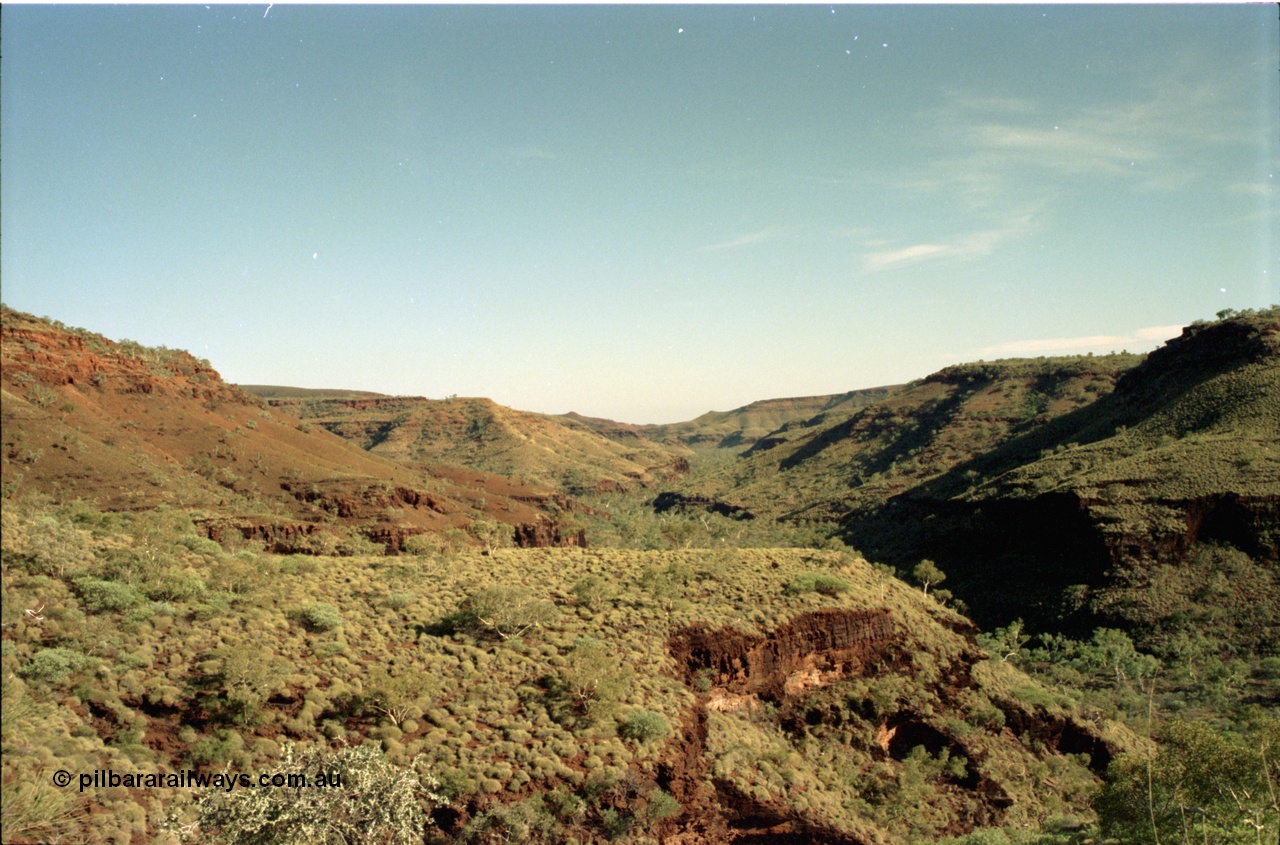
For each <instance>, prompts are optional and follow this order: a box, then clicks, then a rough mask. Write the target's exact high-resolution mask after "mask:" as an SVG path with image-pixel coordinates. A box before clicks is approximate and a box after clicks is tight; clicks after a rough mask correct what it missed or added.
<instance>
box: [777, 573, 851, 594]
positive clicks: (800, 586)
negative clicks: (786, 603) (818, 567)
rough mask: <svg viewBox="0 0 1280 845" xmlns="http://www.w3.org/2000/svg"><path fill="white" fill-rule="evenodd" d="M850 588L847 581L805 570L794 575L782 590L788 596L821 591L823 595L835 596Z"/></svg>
mask: <svg viewBox="0 0 1280 845" xmlns="http://www.w3.org/2000/svg"><path fill="white" fill-rule="evenodd" d="M849 589H850V585H849V582H847V581H845V580H843V579H840V578H837V577H836V576H834V575H828V574H826V573H823V572H805V573H803V574H802V575H798V576H796V578H795V579H794V580H792V581H791V582H790V583H789V584H787V586H786V587H785V588H783V592H784V593H785V594H786V595H789V596H798V595H800V594H802V593H821V594H822V595H824V596H836V595H839V594H840V593H844V592H847V591H848V590H849Z"/></svg>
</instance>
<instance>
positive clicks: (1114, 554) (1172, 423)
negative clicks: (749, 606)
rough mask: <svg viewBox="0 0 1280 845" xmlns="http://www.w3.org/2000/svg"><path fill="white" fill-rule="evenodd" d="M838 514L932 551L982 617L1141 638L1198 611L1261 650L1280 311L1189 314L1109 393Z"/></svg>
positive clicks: (1270, 543)
mask: <svg viewBox="0 0 1280 845" xmlns="http://www.w3.org/2000/svg"><path fill="white" fill-rule="evenodd" d="M895 526H911V529H910V530H909V531H903V530H900V528H895ZM846 527H847V529H848V530H849V534H850V535H851V536H852V537H853V538H854V539H855V540H860V541H861V542H863V543H864V544H865V545H867V546H869V547H873V548H875V550H876V551H877V553H879V554H881V555H882V556H883V557H885V558H888V559H891V560H895V561H896V562H899V563H903V564H905V563H907V562H909V561H910V560H912V559H913V558H918V557H920V556H934V557H936V558H937V559H939V560H940V561H943V560H945V561H947V562H948V563H949V564H950V565H951V566H952V568H953V571H954V572H955V573H956V574H957V575H958V576H959V578H958V579H957V580H959V581H960V584H961V586H963V587H965V588H966V589H965V593H966V594H967V595H971V596H972V597H973V598H972V599H971V604H972V606H973V607H974V609H975V611H977V612H978V613H979V614H980V615H985V616H988V617H989V618H999V617H1004V618H1008V617H1009V616H1010V615H1011V614H1014V613H1015V612H1017V613H1018V614H1020V615H1029V616H1034V617H1038V618H1039V619H1040V620H1041V621H1042V622H1045V623H1047V622H1049V621H1051V620H1055V621H1056V620H1058V619H1061V618H1063V617H1064V615H1065V616H1067V617H1070V616H1071V615H1072V614H1078V615H1080V617H1081V619H1080V623H1081V624H1083V625H1089V624H1093V623H1094V622H1096V621H1097V620H1098V619H1099V617H1101V618H1102V619H1107V620H1111V621H1118V622H1122V623H1126V624H1130V625H1136V626H1138V627H1139V628H1140V629H1141V630H1143V631H1145V632H1146V634H1147V638H1148V639H1147V641H1148V644H1150V645H1153V646H1155V645H1158V644H1161V643H1164V644H1166V645H1167V644H1168V641H1170V640H1171V639H1173V638H1176V637H1177V636H1178V632H1179V631H1183V632H1184V633H1185V631H1186V630H1188V629H1189V628H1190V627H1192V626H1193V625H1195V626H1199V628H1200V633H1201V634H1205V633H1206V632H1207V633H1208V634H1209V635H1211V636H1214V637H1217V638H1220V639H1222V640H1224V641H1227V642H1231V643H1235V644H1236V645H1238V646H1240V647H1243V648H1250V649H1252V648H1255V647H1265V649H1268V650H1269V649H1273V648H1274V644H1275V643H1276V642H1277V640H1278V639H1280V565H1278V564H1280V310H1277V309H1271V310H1270V311H1266V312H1262V313H1258V314H1244V315H1237V316H1233V317H1229V318H1227V319H1225V320H1221V321H1218V322H1216V323H1212V324H1199V325H1193V326H1189V327H1188V328H1187V329H1186V330H1184V332H1183V333H1182V335H1181V336H1180V337H1178V338H1176V339H1174V340H1171V341H1170V342H1169V343H1167V344H1166V345H1165V346H1164V347H1163V348H1161V349H1159V350H1156V351H1155V352H1153V353H1151V355H1150V356H1148V358H1147V359H1146V360H1145V361H1144V362H1143V363H1142V364H1141V365H1140V366H1137V367H1135V368H1133V369H1132V370H1130V371H1128V372H1127V373H1125V374H1124V376H1123V377H1122V378H1121V379H1120V380H1119V382H1118V383H1117V385H1116V389H1115V391H1114V392H1112V393H1111V394H1110V395H1108V396H1106V397H1104V398H1101V399H1099V400H1098V401H1097V402H1095V403H1093V404H1091V405H1089V406H1087V407H1084V408H1081V409H1080V410H1078V411H1076V412H1073V413H1071V414H1067V415H1064V416H1062V417H1061V418H1059V419H1056V420H1054V421H1053V422H1051V423H1049V424H1048V425H1045V426H1043V427H1041V428H1040V429H1038V430H1036V431H1033V432H1028V433H1027V434H1025V435H1023V436H1021V437H1019V438H1015V439H1013V440H1010V441H1007V442H1006V443H1004V444H1002V445H1001V446H1000V447H999V448H997V449H994V450H992V451H991V452H990V453H988V454H984V455H982V456H979V457H977V458H975V459H974V460H972V461H970V462H968V463H966V464H964V465H959V466H956V467H955V468H953V469H952V470H951V471H949V472H948V473H946V474H944V475H942V476H940V477H937V478H935V479H932V480H931V481H930V482H928V483H926V484H922V485H919V486H918V487H916V488H914V489H911V490H909V491H906V492H904V493H903V494H902V495H900V496H897V497H895V498H892V499H890V500H888V501H887V502H885V503H884V504H883V506H879V507H871V508H867V509H864V510H862V511H860V512H856V513H852V514H850V515H849V517H848V518H847V521H846ZM908 534H910V536H908ZM996 585H999V586H1000V588H999V589H994V587H995V586H996ZM1013 597H1019V599H1018V600H1017V606H1012V605H1011V599H1012V598H1013ZM1028 598H1033V601H1032V602H1031V607H1030V608H1028V607H1027V599H1028ZM1028 610H1030V613H1029V614H1028Z"/></svg>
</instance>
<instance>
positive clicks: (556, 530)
mask: <svg viewBox="0 0 1280 845" xmlns="http://www.w3.org/2000/svg"><path fill="white" fill-rule="evenodd" d="M513 539H514V540H515V544H516V545H517V546H518V547H520V548H522V549H541V548H546V547H548V546H572V547H576V548H580V549H585V548H586V547H587V532H586V530H585V529H582V528H579V529H578V530H577V531H570V530H566V529H565V528H564V527H563V526H562V525H560V524H559V523H557V522H552V521H550V520H542V521H541V522H526V523H524V524H523V525H517V526H516V528H515V534H514V537H513Z"/></svg>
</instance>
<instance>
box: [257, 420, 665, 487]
mask: <svg viewBox="0 0 1280 845" xmlns="http://www.w3.org/2000/svg"><path fill="white" fill-rule="evenodd" d="M268 402H269V403H270V404H271V405H272V406H273V407H275V408H279V409H280V410H281V411H285V412H288V413H291V414H294V415H296V416H298V417H299V418H301V419H303V420H306V421H308V422H311V423H314V424H316V425H319V426H321V427H323V428H325V429H326V430H328V431H331V432H333V433H334V434H337V435H340V436H341V437H343V438H345V439H347V440H349V441H351V442H352V443H355V444H357V445H359V446H360V447H361V448H363V449H365V450H368V451H369V452H371V453H373V454H375V455H381V456H384V457H387V458H392V459H394V460H397V461H400V462H402V463H409V464H424V465H433V464H452V465H458V466H466V467H471V468H474V469H479V470H483V471H485V472H491V473H497V474H500V475H505V476H511V477H516V478H520V479H523V480H525V481H528V482H530V483H534V484H543V485H551V486H554V487H557V488H559V489H561V490H564V491H565V492H568V493H575V494H576V493H581V492H592V491H597V492H598V491H610V490H629V489H631V488H642V487H647V486H650V485H652V484H654V483H657V482H660V481H665V480H670V479H671V478H673V477H675V476H677V475H679V474H680V473H681V472H683V471H684V470H685V469H687V460H686V457H687V456H688V454H689V450H688V449H686V448H684V447H683V446H680V445H678V444H677V445H672V446H663V445H659V444H657V443H654V442H651V441H649V440H647V439H645V438H635V439H633V440H631V441H629V442H618V441H616V440H611V439H609V438H607V437H604V436H602V435H601V434H599V433H598V432H596V431H595V430H593V429H592V428H591V427H589V426H587V425H585V424H583V423H581V422H578V421H575V420H573V419H569V418H564V417H555V416H549V415H546V414H535V413H530V412H526V411H516V410H514V409H512V408H507V407H505V406H503V405H499V404H497V403H495V402H492V401H490V400H488V399H475V398H456V397H455V398H450V399H424V398H421V397H412V396H395V397H373V398H363V397H359V398H356V397H347V398H341V397H334V398H311V397H304V398H296V399H295V398H283V397H282V398H271V399H268Z"/></svg>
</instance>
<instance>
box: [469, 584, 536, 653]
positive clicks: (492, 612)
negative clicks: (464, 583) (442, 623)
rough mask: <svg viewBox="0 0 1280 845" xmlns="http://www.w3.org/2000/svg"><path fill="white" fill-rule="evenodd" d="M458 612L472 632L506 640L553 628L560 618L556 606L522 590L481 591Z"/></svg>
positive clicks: (521, 588) (496, 589)
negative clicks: (489, 633)
mask: <svg viewBox="0 0 1280 845" xmlns="http://www.w3.org/2000/svg"><path fill="white" fill-rule="evenodd" d="M459 610H460V611H461V612H462V613H463V614H464V615H465V617H466V619H467V620H469V622H470V626H469V627H471V628H472V630H474V631H477V632H486V633H487V632H491V633H495V634H497V635H498V636H499V637H501V638H502V639H504V640H509V639H515V638H518V637H521V636H523V635H524V634H526V633H528V632H529V631H530V630H532V629H534V628H542V627H545V626H547V625H550V624H551V623H553V622H554V621H555V620H556V618H557V617H558V616H559V612H558V611H557V610H556V607H555V605H554V604H552V603H551V602H550V601H548V600H546V599H540V598H538V597H537V596H535V595H534V594H533V593H531V592H529V591H528V590H526V589H524V588H523V587H489V588H487V589H484V590H480V591H478V592H475V593H472V594H471V595H470V596H469V597H467V598H466V599H465V600H463V602H462V604H461V605H460V607H459Z"/></svg>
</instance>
